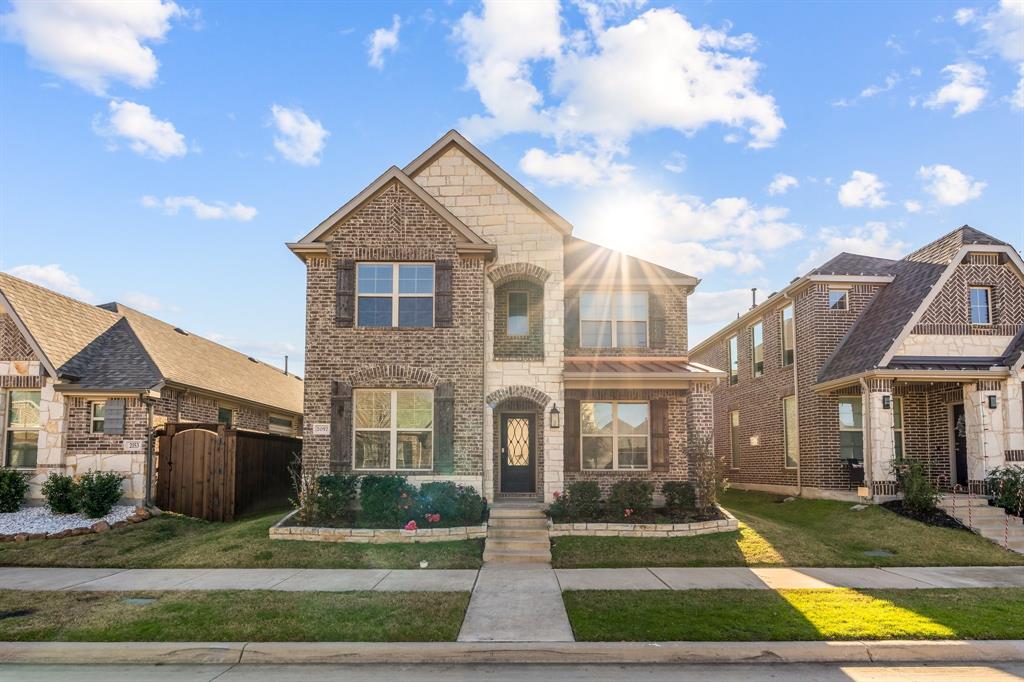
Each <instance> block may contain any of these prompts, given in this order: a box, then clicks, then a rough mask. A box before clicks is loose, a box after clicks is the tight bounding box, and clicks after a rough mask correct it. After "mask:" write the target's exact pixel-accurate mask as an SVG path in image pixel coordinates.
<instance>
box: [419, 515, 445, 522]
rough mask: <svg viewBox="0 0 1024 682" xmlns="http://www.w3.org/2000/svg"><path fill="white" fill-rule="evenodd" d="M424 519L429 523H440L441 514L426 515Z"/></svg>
mask: <svg viewBox="0 0 1024 682" xmlns="http://www.w3.org/2000/svg"><path fill="white" fill-rule="evenodd" d="M423 518H425V519H426V520H427V522H428V523H439V522H440V521H441V515H440V514H424V515H423Z"/></svg>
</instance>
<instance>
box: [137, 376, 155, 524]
mask: <svg viewBox="0 0 1024 682" xmlns="http://www.w3.org/2000/svg"><path fill="white" fill-rule="evenodd" d="M139 400H140V401H141V402H142V404H143V405H145V406H146V465H145V467H143V471H144V472H145V475H146V488H145V489H146V492H145V499H144V501H143V506H144V507H146V508H149V507H151V506H153V408H154V406H155V404H156V401H154V400H153V399H152V398H150V397H149V396H147V395H146V394H142V395H140V396H139Z"/></svg>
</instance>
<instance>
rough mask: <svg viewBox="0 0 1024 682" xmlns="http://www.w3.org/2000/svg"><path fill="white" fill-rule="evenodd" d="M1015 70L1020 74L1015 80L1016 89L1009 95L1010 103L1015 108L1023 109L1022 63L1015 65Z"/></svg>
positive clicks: (1023, 71)
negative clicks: (1017, 79) (1018, 78)
mask: <svg viewBox="0 0 1024 682" xmlns="http://www.w3.org/2000/svg"><path fill="white" fill-rule="evenodd" d="M1017 72H1018V73H1019V74H1020V80H1019V81H1017V89H1016V90H1014V91H1013V94H1012V95H1010V104H1011V105H1012V106H1013V107H1014V108H1015V109H1024V64H1021V65H1020V66H1019V67H1017Z"/></svg>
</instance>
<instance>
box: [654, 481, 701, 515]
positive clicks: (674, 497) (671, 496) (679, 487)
mask: <svg viewBox="0 0 1024 682" xmlns="http://www.w3.org/2000/svg"><path fill="white" fill-rule="evenodd" d="M661 494H662V495H664V496H665V508H666V509H667V510H668V511H669V513H670V514H682V513H684V512H687V511H693V510H694V509H696V507H697V491H696V490H694V488H693V484H692V483H688V482H686V481H665V482H664V483H663V484H662V485H661Z"/></svg>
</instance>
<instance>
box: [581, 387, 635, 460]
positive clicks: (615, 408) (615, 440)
mask: <svg viewBox="0 0 1024 682" xmlns="http://www.w3.org/2000/svg"><path fill="white" fill-rule="evenodd" d="M582 403H611V405H612V433H611V435H609V434H606V433H583V422H582V419H583V418H582V416H581V417H580V470H581V471H650V470H651V403H650V402H649V401H647V400H583V401H581V404H582ZM619 405H646V406H647V434H646V436H644V437H645V438H647V466H645V467H629V468H628V469H620V468H619V422H618V419H616V416H617V415H618V414H619ZM581 414H582V410H581ZM636 435H638V434H635V433H631V434H628V435H625V436H623V438H629V437H630V436H636ZM584 438H611V439H612V468H611V469H594V468H587V467H585V466H583V439H584Z"/></svg>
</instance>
